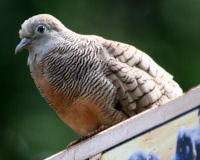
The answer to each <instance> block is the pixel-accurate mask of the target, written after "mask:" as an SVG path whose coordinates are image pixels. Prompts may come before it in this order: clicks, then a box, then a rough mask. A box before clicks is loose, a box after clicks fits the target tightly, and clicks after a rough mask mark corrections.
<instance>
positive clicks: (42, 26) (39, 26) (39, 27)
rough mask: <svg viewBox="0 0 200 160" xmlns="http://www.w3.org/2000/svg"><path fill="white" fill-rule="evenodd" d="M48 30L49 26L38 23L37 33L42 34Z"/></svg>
mask: <svg viewBox="0 0 200 160" xmlns="http://www.w3.org/2000/svg"><path fill="white" fill-rule="evenodd" d="M46 30H47V27H46V26H44V25H38V26H37V27H36V30H35V31H36V32H37V33H40V34H42V33H44V32H45V31H46Z"/></svg>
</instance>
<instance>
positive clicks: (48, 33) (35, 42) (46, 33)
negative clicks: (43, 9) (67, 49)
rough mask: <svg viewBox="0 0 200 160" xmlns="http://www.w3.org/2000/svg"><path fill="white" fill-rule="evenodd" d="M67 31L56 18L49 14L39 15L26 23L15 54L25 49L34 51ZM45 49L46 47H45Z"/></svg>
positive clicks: (22, 28)
mask: <svg viewBox="0 0 200 160" xmlns="http://www.w3.org/2000/svg"><path fill="white" fill-rule="evenodd" d="M65 30H66V28H65V26H64V25H63V24H62V23H61V22H60V21H59V20H58V19H56V18H55V17H53V16H51V15H48V14H39V15H36V16H33V17H31V18H29V19H27V20H25V21H24V23H23V24H22V25H21V29H20V31H19V36H20V38H21V42H20V43H19V44H18V45H17V47H16V48H15V54H17V53H18V52H20V51H21V50H23V49H24V48H26V49H28V50H29V51H30V50H31V49H34V48H35V47H39V46H40V47H41V45H44V44H45V43H46V42H47V41H49V40H52V39H54V37H56V35H58V34H59V33H61V32H64V31H65ZM43 47H45V46H43Z"/></svg>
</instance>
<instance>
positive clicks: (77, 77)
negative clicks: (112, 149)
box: [15, 14, 182, 136]
mask: <svg viewBox="0 0 200 160" xmlns="http://www.w3.org/2000/svg"><path fill="white" fill-rule="evenodd" d="M19 35H20V38H21V39H22V40H21V42H20V43H19V44H18V46H17V47H16V49H15V53H18V52H19V51H21V50H22V49H24V48H26V49H28V50H29V57H28V65H29V67H30V72H31V75H32V77H33V79H34V82H35V84H36V86H37V87H38V88H39V90H40V92H41V94H42V96H43V97H44V98H45V99H46V100H47V102H48V103H49V104H50V105H51V106H52V107H53V109H54V110H55V111H56V112H57V114H58V116H59V117H60V118H61V119H62V120H63V121H64V122H65V123H66V124H67V125H69V126H70V127H71V128H72V129H73V130H74V131H76V132H77V133H78V134H80V135H82V136H85V135H87V134H88V133H90V132H92V131H94V130H96V129H98V128H99V127H100V126H108V127H109V126H112V125H114V124H116V123H118V122H121V121H123V120H125V119H127V118H128V117H131V116H134V115H136V114H138V113H140V112H142V111H144V110H147V109H149V108H155V107H159V106H160V105H162V104H164V103H167V102H168V101H170V100H172V99H174V98H176V97H178V96H180V95H182V89H181V88H180V87H179V85H178V84H177V83H176V82H175V81H174V80H173V77H172V76H171V75H170V74H169V73H168V72H166V71H165V70H164V69H163V68H161V67H160V66H159V65H158V64H156V63H155V62H154V61H153V60H152V59H151V58H150V57H149V56H148V55H147V54H145V53H144V52H142V51H140V50H138V49H136V48H135V47H133V46H131V45H128V44H124V43H120V42H116V41H111V40H106V39H104V38H102V37H99V36H95V35H81V34H77V33H75V32H73V31H71V30H69V29H67V28H66V27H65V26H64V25H63V24H62V23H61V22H60V21H59V20H58V19H56V18H55V17H53V16H51V15H48V14H40V15H36V16H33V17H31V18H29V19H28V20H26V21H25V22H24V23H23V24H22V26H21V30H20V31H19Z"/></svg>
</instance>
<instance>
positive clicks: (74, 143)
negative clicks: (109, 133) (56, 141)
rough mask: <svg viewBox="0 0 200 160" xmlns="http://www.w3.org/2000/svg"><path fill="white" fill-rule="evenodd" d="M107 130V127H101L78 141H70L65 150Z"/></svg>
mask: <svg viewBox="0 0 200 160" xmlns="http://www.w3.org/2000/svg"><path fill="white" fill-rule="evenodd" d="M107 128H108V127H107V126H104V125H101V126H100V127H99V128H98V129H96V130H94V131H92V132H90V133H89V134H88V135H86V136H83V137H81V138H80V139H78V140H75V141H72V142H71V143H70V144H68V145H67V149H69V148H70V147H72V146H74V145H76V144H78V143H80V142H82V141H84V140H86V139H88V138H90V137H92V136H94V135H96V134H98V133H100V132H101V131H104V130H105V129H107Z"/></svg>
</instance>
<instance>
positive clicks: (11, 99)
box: [0, 0, 200, 160]
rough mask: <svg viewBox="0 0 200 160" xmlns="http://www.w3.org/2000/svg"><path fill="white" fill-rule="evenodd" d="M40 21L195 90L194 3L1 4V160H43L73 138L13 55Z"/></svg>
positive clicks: (198, 56)
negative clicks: (129, 55) (25, 28)
mask: <svg viewBox="0 0 200 160" xmlns="http://www.w3.org/2000/svg"><path fill="white" fill-rule="evenodd" d="M39 13H49V14H52V15H54V16H55V17H57V18H58V19H60V20H61V21H62V22H63V23H64V24H65V25H66V26H67V27H68V28H69V29H72V30H74V31H76V32H79V33H83V34H96V35H100V36H103V37H105V38H107V39H112V40H117V41H122V42H126V43H129V44H133V45H134V46H136V47H137V48H139V49H141V50H143V51H144V52H146V53H148V54H149V55H150V56H151V57H152V58H153V59H154V60H155V61H156V62H157V63H158V64H160V65H161V66H162V67H164V68H165V69H166V70H167V71H169V72H170V73H171V74H172V75H174V77H175V80H176V81H177V82H178V83H179V84H180V85H181V86H182V88H183V89H184V90H188V89H190V88H191V87H193V86H195V85H197V84H199V82H200V74H199V61H200V45H199V44H200V1H199V0H190V1H188V0H175V1H174V0H168V1H164V0H163V1H158V0H152V1H149V0H132V1H131V0H130V1H128V0H127V1H126V0H124V1H122V0H99V1H97V0H96V1H95V0H57V1H54V0H43V1H41V0H29V1H26V0H18V1H14V0H1V2H0V18H1V25H0V32H1V40H0V42H1V47H0V53H1V58H0V67H1V70H0V72H1V78H0V84H1V85H0V87H1V93H0V98H1V116H0V129H1V132H0V141H1V148H0V159H4V160H6V159H19V160H24V159H30V160H35V159H43V158H45V157H48V156H50V155H52V154H54V153H56V152H58V151H60V150H62V149H65V147H66V146H67V144H68V143H69V142H70V141H72V140H74V139H77V138H78V137H79V136H78V135H77V134H76V133H75V132H73V131H72V130H71V129H70V128H69V127H67V126H66V125H65V124H64V123H63V122H62V121H61V120H60V119H59V118H58V116H57V115H56V114H55V112H54V111H53V110H52V109H51V108H50V107H49V106H48V105H47V103H46V102H45V100H44V99H43V98H42V97H41V96H40V94H39V92H38V90H37V89H36V87H35V85H34V83H33V80H32V78H31V76H30V73H29V69H28V67H27V65H26V63H27V56H28V53H27V51H23V52H22V53H20V54H19V55H17V56H15V55H14V49H15V46H16V45H17V43H18V42H19V38H18V31H19V29H20V25H21V23H22V22H23V21H24V20H25V19H27V18H29V17H30V16H33V15H35V14H39Z"/></svg>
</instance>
